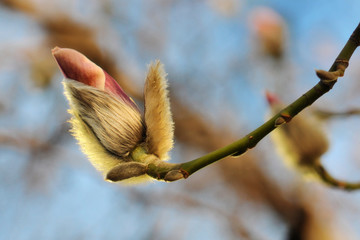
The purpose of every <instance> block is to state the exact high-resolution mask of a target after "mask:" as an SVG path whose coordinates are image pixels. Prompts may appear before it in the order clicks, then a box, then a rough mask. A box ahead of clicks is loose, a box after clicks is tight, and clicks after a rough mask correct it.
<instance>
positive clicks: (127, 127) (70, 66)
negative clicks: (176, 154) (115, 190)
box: [52, 47, 176, 181]
mask: <svg viewBox="0 0 360 240" xmlns="http://www.w3.org/2000/svg"><path fill="white" fill-rule="evenodd" d="M52 54H53V56H54V57H55V59H56V61H57V63H58V65H59V67H60V69H61V71H62V73H63V75H64V77H65V78H64V80H63V85H64V89H65V95H66V97H67V99H68V101H69V104H70V110H69V112H70V114H71V115H72V119H71V120H70V123H71V125H72V130H71V131H72V133H73V135H74V137H75V138H76V139H77V140H78V142H79V145H80V146H81V149H82V151H83V152H84V153H85V154H86V155H87V156H88V158H89V160H90V161H91V163H92V164H93V165H94V167H95V168H96V169H98V170H99V171H101V172H103V174H104V176H105V178H106V180H109V181H120V180H124V179H129V178H131V179H134V177H138V178H139V177H146V176H147V175H146V171H147V167H148V164H150V163H154V162H158V161H162V160H166V159H167V158H168V152H169V151H170V149H171V148H172V146H173V120H172V116H171V112H170V103H169V99H168V91H167V80H166V73H165V71H164V68H163V65H162V64H161V63H160V62H159V61H156V62H155V63H153V64H151V65H150V67H149V71H148V75H147V77H146V81H145V89H144V98H145V114H144V115H142V114H141V112H140V110H139V108H138V107H137V105H136V104H135V102H134V101H133V100H132V99H131V98H130V97H128V96H127V95H126V93H125V92H124V91H123V90H122V88H121V87H120V86H119V84H118V83H117V82H116V81H115V80H114V79H113V78H112V77H111V76H110V75H109V74H107V73H106V72H105V71H104V70H103V69H102V68H100V67H99V66H97V65H96V64H95V63H93V62H91V61H90V60H89V59H88V58H86V57H85V56H84V55H83V54H81V53H79V52H78V51H76V50H73V49H67V48H59V47H55V48H54V49H53V50H52ZM139 149H140V150H139ZM135 155H136V156H135ZM173 175H174V174H173ZM175 175H176V174H175ZM172 177H173V176H172Z"/></svg>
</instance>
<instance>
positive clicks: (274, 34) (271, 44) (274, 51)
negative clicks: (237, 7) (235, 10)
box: [249, 7, 285, 58]
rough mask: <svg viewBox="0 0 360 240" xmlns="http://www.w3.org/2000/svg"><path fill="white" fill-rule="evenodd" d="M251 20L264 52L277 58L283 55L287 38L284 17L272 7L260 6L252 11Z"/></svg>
mask: <svg viewBox="0 0 360 240" xmlns="http://www.w3.org/2000/svg"><path fill="white" fill-rule="evenodd" d="M249 22H250V29H251V30H252V31H253V33H254V35H255V36H256V37H257V38H258V39H259V41H260V44H261V45H262V47H263V50H264V52H265V53H266V54H269V55H271V56H273V57H276V58H278V57H281V56H282V54H283V50H284V40H285V36H284V35H285V34H284V32H285V21H284V20H283V18H282V17H281V16H280V15H279V14H278V13H276V12H275V11H274V10H272V9H271V8H268V7H259V8H256V9H255V10H253V11H252V12H251V13H250V18H249Z"/></svg>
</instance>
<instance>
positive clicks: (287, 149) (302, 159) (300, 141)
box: [266, 92, 329, 170]
mask: <svg viewBox="0 0 360 240" xmlns="http://www.w3.org/2000/svg"><path fill="white" fill-rule="evenodd" d="M266 98H267V101H268V103H269V105H270V107H271V114H277V113H278V112H280V111H281V110H282V109H283V108H284V104H283V103H282V102H281V101H280V99H279V98H278V97H277V96H276V95H275V94H272V93H269V92H267V93H266ZM282 115H284V116H281V117H279V118H278V119H277V120H276V123H275V124H276V125H277V126H279V129H277V130H275V131H273V132H272V134H271V136H272V138H273V140H274V142H275V145H276V147H277V150H278V152H279V153H280V155H281V156H282V157H283V158H284V160H286V163H288V164H289V165H291V166H293V167H301V168H302V169H303V170H309V169H311V168H313V167H314V166H315V165H317V164H318V163H319V161H320V157H321V156H322V155H323V154H324V153H325V152H326V151H327V150H328V146H329V143H328V140H327V137H326V135H325V134H324V132H323V131H322V129H321V127H320V126H319V125H320V124H319V123H318V122H317V121H316V120H315V119H314V118H311V117H310V116H308V115H304V114H302V115H299V116H296V117H295V118H293V119H291V121H290V122H288V123H286V124H283V123H285V122H287V121H288V120H289V119H286V114H282ZM280 125H281V126H280Z"/></svg>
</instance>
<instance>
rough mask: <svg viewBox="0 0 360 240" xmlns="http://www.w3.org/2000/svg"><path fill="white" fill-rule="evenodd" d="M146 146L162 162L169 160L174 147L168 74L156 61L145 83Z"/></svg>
mask: <svg viewBox="0 0 360 240" xmlns="http://www.w3.org/2000/svg"><path fill="white" fill-rule="evenodd" d="M144 97H145V124H146V144H147V147H148V149H149V152H150V153H152V154H155V155H156V156H158V157H159V158H160V159H161V160H165V159H168V157H169V156H168V152H169V151H170V149H171V148H172V147H173V138H174V123H173V120H172V116H171V111H170V101H169V98H168V90H167V80H166V73H165V71H164V67H163V65H162V64H161V63H160V62H159V61H156V62H155V63H153V64H151V65H150V67H149V72H148V75H147V77H146V81H145V88H144Z"/></svg>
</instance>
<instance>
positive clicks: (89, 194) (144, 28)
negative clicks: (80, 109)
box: [0, 0, 360, 240]
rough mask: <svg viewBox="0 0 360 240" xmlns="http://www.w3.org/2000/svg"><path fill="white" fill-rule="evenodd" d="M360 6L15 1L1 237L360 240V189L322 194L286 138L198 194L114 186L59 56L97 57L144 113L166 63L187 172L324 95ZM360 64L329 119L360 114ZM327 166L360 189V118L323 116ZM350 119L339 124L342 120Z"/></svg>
mask: <svg viewBox="0 0 360 240" xmlns="http://www.w3.org/2000/svg"><path fill="white" fill-rule="evenodd" d="M359 9H360V2H359V1H356V0H348V1H346V2H345V1H341V0H334V1H325V0H319V1H308V0H305V1H284V0H283V1H281V0H268V1H265V0H200V1H190V0H177V1H175V0H156V1H155V0H142V1H138V0H136V1H125V0H120V1H115V0H103V1H96V0H87V1H84V0H64V1H54V0H50V1H49V0H26V1H24V0H1V1H0V29H1V31H0V53H1V57H0V180H1V181H0V239H4V240H5V239H12V240H23V239H79V240H80V239H87V240H91V239H160V240H161V239H260V240H266V239H269V240H272V239H360V191H354V192H346V191H343V190H339V189H333V188H330V187H328V186H325V185H324V184H322V183H319V182H314V181H306V180H304V179H303V177H302V176H301V175H300V174H299V173H298V172H296V171H294V170H293V169H290V168H288V167H286V166H285V165H284V163H283V161H282V159H281V157H280V156H279V155H278V154H277V153H276V151H275V150H274V148H275V147H274V143H273V142H272V141H271V138H270V137H266V138H265V139H264V140H262V141H261V142H260V143H259V144H258V146H257V147H256V148H254V149H252V150H251V151H249V152H247V153H246V154H245V155H243V156H241V157H238V158H229V159H224V160H222V161H220V162H218V163H215V164H213V165H211V166H209V167H206V168H205V169H202V170H200V171H199V172H197V173H196V174H194V175H193V176H191V177H190V178H189V179H187V180H182V181H178V182H174V183H164V182H154V183H149V184H144V185H136V186H130V187H128V186H122V185H119V184H111V183H108V182H105V181H104V180H103V179H102V176H101V175H100V174H99V173H98V172H96V171H95V169H94V168H93V167H92V166H91V165H90V163H89V162H88V161H87V159H86V157H85V156H84V154H82V153H81V152H80V150H79V147H78V146H77V144H76V142H75V140H74V139H73V138H72V137H71V136H70V134H69V132H68V129H69V124H68V123H67V120H68V119H69V117H70V116H69V114H68V113H67V107H68V105H67V102H66V100H65V99H64V96H63V95H62V92H63V89H62V85H61V79H62V75H61V73H60V71H59V70H58V69H57V67H56V66H55V61H54V60H53V59H52V56H51V51H50V50H51V48H53V47H54V46H60V47H70V48H74V49H77V50H78V51H80V52H82V53H84V54H85V55H86V56H88V57H89V58H90V59H91V60H93V61H94V62H96V63H97V64H98V65H100V66H101V67H103V68H104V69H105V70H106V71H107V72H109V73H110V75H112V76H114V78H115V79H117V80H118V81H119V83H120V84H121V86H122V87H123V88H124V89H125V91H126V92H127V93H128V94H129V95H131V96H132V97H133V98H134V99H135V101H136V102H137V103H138V104H139V105H140V106H141V105H142V90H143V83H144V79H145V74H146V71H147V64H149V63H150V61H152V60H155V59H160V60H161V61H162V62H163V63H164V64H165V69H166V71H167V72H168V79H169V82H170V92H171V103H172V109H173V114H174V120H175V129H176V130H175V132H176V133H175V134H176V139H175V148H174V149H173V150H172V152H171V156H172V159H171V162H184V161H188V160H191V159H194V158H196V157H199V156H201V155H203V154H205V153H207V152H209V151H212V150H214V149H216V148H219V147H222V146H225V145H226V144H229V143H231V142H232V141H234V140H236V139H238V138H240V137H242V136H244V135H245V134H247V133H248V132H250V131H251V130H253V129H254V128H256V127H258V126H259V125H260V124H262V123H263V122H264V119H265V115H266V113H267V112H268V106H267V103H266V100H265V97H264V92H265V90H269V91H272V92H274V93H277V94H278V95H279V96H280V97H281V98H282V99H283V101H284V102H286V103H289V102H291V101H293V100H295V99H296V98H297V97H299V96H300V95H301V94H303V93H304V92H305V91H307V90H308V89H310V88H311V87H312V86H313V85H315V84H316V82H317V81H318V79H317V78H316V76H315V74H314V69H315V68H317V69H325V70H327V69H328V68H329V67H330V66H331V64H332V63H333V61H334V59H335V58H336V56H337V54H338V53H339V52H340V50H341V49H342V47H343V46H344V44H345V42H346V41H347V39H348V38H349V36H350V35H351V33H352V31H353V30H354V29H355V27H356V26H357V24H358V23H359V21H360V18H359V11H358V10H359ZM359 65H360V54H359V52H355V54H354V56H353V59H352V60H351V62H350V66H349V68H348V70H347V72H346V75H345V77H344V78H341V79H340V81H339V82H338V83H337V85H335V87H334V89H333V90H332V91H331V92H330V93H329V94H326V95H325V96H323V97H322V98H321V99H319V101H317V102H316V103H315V104H314V105H313V106H312V107H311V109H312V110H313V111H315V112H318V113H319V112H322V113H324V112H325V111H326V112H333V113H342V112H346V111H349V110H353V109H355V110H356V109H358V108H360V95H359V94H358V93H359V91H360V81H359V78H360V68H359V67H357V66H359ZM321 116H322V118H321V123H322V124H323V127H324V128H325V129H326V133H327V135H328V137H329V141H330V149H329V151H328V152H327V153H326V154H325V155H324V156H323V158H322V162H323V164H324V165H325V167H326V168H327V169H328V171H329V172H331V173H332V174H333V175H334V176H336V177H337V178H340V179H343V180H348V181H356V180H360V161H359V149H358V148H357V147H358V146H359V144H360V137H359V134H358V133H359V132H360V124H359V116H357V115H352V114H350V115H349V114H345V115H341V116H338V115H331V114H330V115H326V114H322V115H321ZM334 116H336V117H334Z"/></svg>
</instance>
